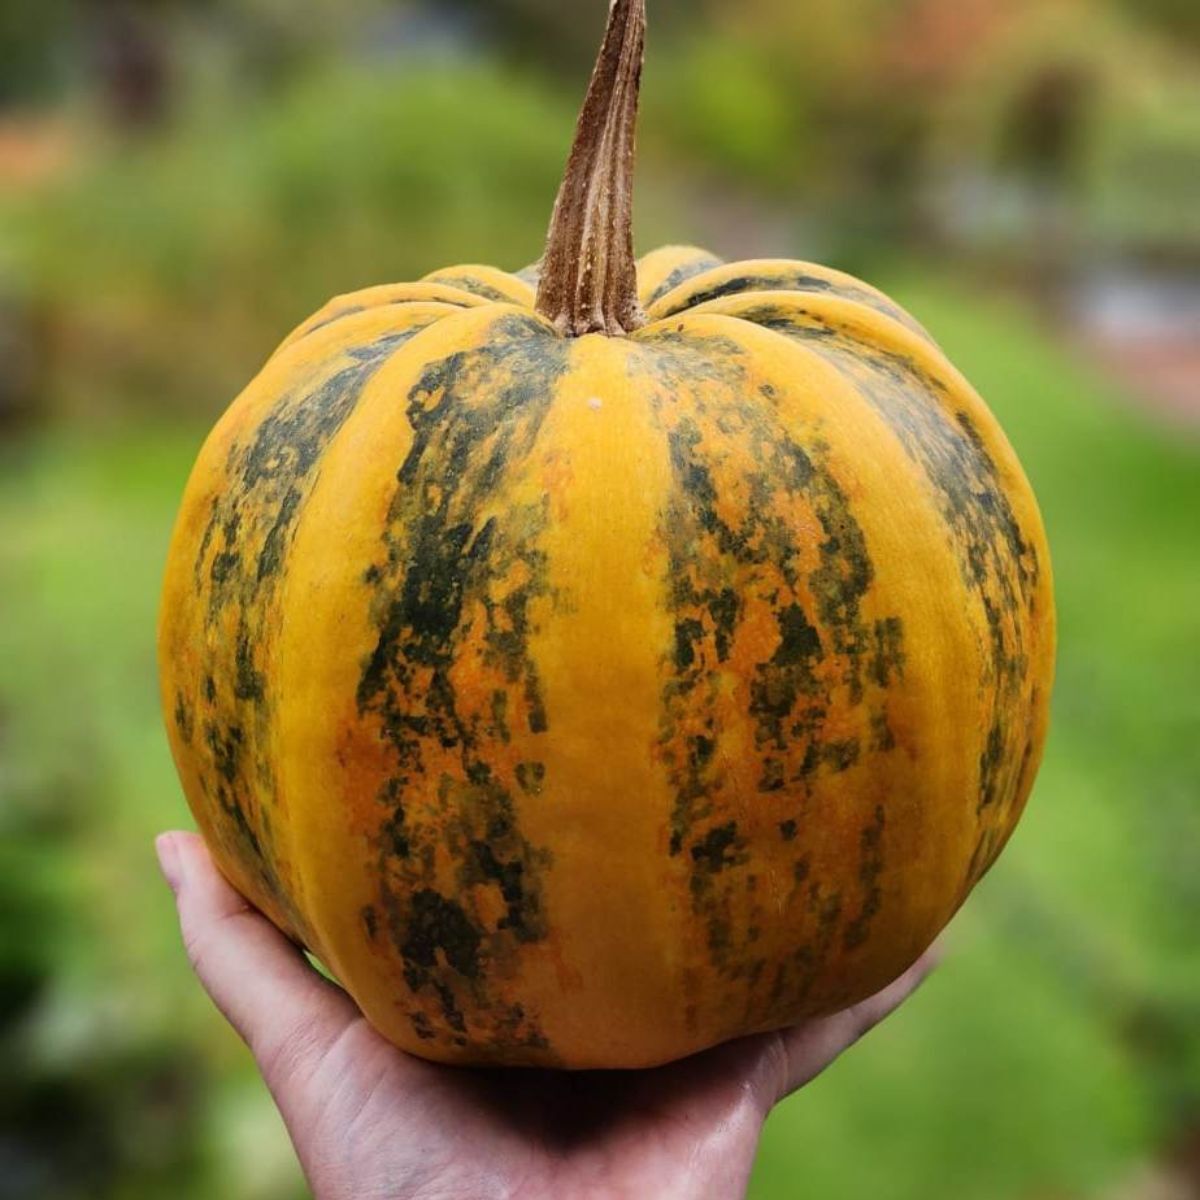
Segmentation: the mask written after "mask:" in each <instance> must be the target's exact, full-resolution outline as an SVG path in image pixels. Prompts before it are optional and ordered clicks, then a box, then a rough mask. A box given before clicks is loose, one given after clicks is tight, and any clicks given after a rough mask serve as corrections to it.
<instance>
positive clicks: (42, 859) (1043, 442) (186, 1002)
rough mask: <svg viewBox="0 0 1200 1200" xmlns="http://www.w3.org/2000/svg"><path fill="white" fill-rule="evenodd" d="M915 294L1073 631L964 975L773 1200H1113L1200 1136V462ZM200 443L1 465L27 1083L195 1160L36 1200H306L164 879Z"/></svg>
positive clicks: (857, 1080) (3, 706)
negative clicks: (1150, 1162) (1178, 1134)
mask: <svg viewBox="0 0 1200 1200" xmlns="http://www.w3.org/2000/svg"><path fill="white" fill-rule="evenodd" d="M895 290H896V292H897V293H898V294H899V296H900V298H901V299H903V300H905V301H906V302H907V303H909V304H910V306H911V307H912V308H913V310H914V311H915V312H916V313H917V314H918V315H919V316H920V317H921V318H922V319H923V320H924V321H925V323H926V324H927V325H928V326H929V327H930V328H931V329H932V330H933V331H934V333H935V335H936V336H938V337H939V339H940V340H941V341H942V342H943V344H944V345H945V347H946V348H947V349H948V350H949V351H950V353H951V354H952V356H953V357H954V358H955V360H956V361H957V362H958V364H959V365H960V366H961V367H962V369H963V370H964V371H965V372H966V374H967V375H968V376H969V377H970V378H971V379H972V380H973V381H974V382H975V383H976V386H977V387H978V388H979V390H980V391H981V392H982V393H983V394H984V395H985V396H986V397H987V398H988V400H989V402H990V403H991V404H992V406H993V407H994V409H995V410H996V412H997V414H998V415H999V416H1000V418H1001V420H1002V422H1003V423H1004V425H1005V427H1006V428H1007V430H1008V431H1009V435H1010V437H1011V439H1012V441H1013V442H1014V444H1015V445H1016V447H1017V449H1018V451H1019V452H1020V454H1021V456H1022V459H1023V461H1024V462H1025V465H1026V467H1027V470H1028V472H1029V474H1030V476H1031V477H1032V479H1033V482H1034V484H1035V486H1036V488H1037V491H1038V494H1039V497H1040V498H1041V501H1042V505H1043V509H1044V512H1045V516H1046V520H1047V524H1048V526H1049V531H1050V539H1051V546H1052V550H1053V555H1054V564H1055V570H1056V576H1057V586H1058V597H1059V608H1060V621H1061V643H1062V649H1061V657H1060V666H1059V685H1058V690H1057V693H1056V696H1055V712H1054V717H1055V719H1054V728H1053V732H1052V737H1051V742H1050V746H1049V751H1048V755H1047V759H1046V764H1045V767H1044V770H1043V772H1042V776H1041V778H1040V780H1039V783H1038V786H1037V789H1036V792H1035V795H1034V797H1033V800H1032V802H1031V805H1030V809H1029V813H1028V816H1027V818H1026V820H1025V822H1024V824H1023V826H1022V828H1021V830H1020V832H1019V833H1018V835H1017V837H1016V838H1015V839H1014V841H1013V843H1012V846H1011V848H1010V850H1009V851H1008V853H1007V854H1006V855H1005V857H1004V858H1003V860H1002V861H1001V863H1000V865H999V866H998V868H997V869H996V871H995V872H994V873H993V874H992V876H991V877H990V878H989V879H988V880H987V881H986V882H985V884H984V885H983V886H982V887H981V888H980V889H979V891H978V892H977V894H976V895H975V897H974V898H973V899H972V901H971V902H970V904H969V905H968V906H967V909H966V910H965V912H964V914H963V916H962V917H961V918H960V920H959V921H958V922H957V924H956V926H955V928H954V930H953V933H952V936H951V938H950V945H951V954H950V957H949V959H948V961H947V962H946V964H945V965H944V967H943V968H942V969H941V970H940V972H939V973H938V975H937V976H936V977H935V978H934V979H933V980H932V981H931V982H930V983H929V984H928V985H927V986H926V988H925V989H924V990H923V992H922V993H921V994H920V996H919V997H918V998H917V999H916V1000H915V1001H914V1002H913V1003H912V1005H911V1006H910V1007H909V1008H908V1009H907V1010H906V1011H905V1012H904V1013H903V1014H902V1015H901V1016H899V1017H898V1018H897V1019H896V1020H895V1021H894V1022H893V1023H891V1024H890V1025H889V1026H888V1027H887V1028H885V1029H884V1030H881V1031H880V1032H879V1033H878V1034H876V1035H874V1036H873V1037H872V1038H871V1039H870V1040H869V1041H868V1042H866V1043H864V1045H863V1046H861V1047H859V1048H857V1049H856V1050H855V1051H854V1052H852V1053H851V1054H850V1055H849V1056H848V1057H847V1058H846V1059H845V1060H844V1061H843V1062H842V1063H840V1064H839V1065H838V1066H837V1067H836V1068H835V1069H833V1070H832V1071H831V1072H829V1074H828V1075H827V1076H826V1077H824V1078H823V1079H821V1080H820V1081H818V1082H817V1083H816V1084H815V1085H813V1086H812V1087H810V1088H808V1089H807V1090H805V1091H804V1092H803V1093H802V1094H801V1095H799V1096H797V1097H795V1098H794V1099H792V1100H791V1101H789V1102H788V1103H787V1104H785V1105H784V1106H783V1107H782V1108H781V1109H780V1110H779V1112H778V1113H777V1114H776V1116H775V1117H774V1118H773V1119H772V1121H771V1124H770V1126H769V1128H768V1131H767V1134H766V1137H765V1139H764V1143H763V1149H762V1155H761V1160H760V1163H759V1167H758V1170H757V1172H756V1176H755V1181H754V1185H753V1195H754V1196H755V1197H756V1200H774V1198H776V1197H780V1198H781V1197H792V1196H819V1197H821V1198H822V1200H860V1198H861V1197H864V1196H874V1197H877V1198H878V1200H908V1198H909V1197H911V1198H913V1200H916V1198H918V1197H920V1198H922V1200H937V1198H939V1197H947V1198H953V1200H990V1198H996V1200H1010V1198H1011V1200H1016V1198H1017V1197H1028V1196H1050V1195H1054V1196H1091V1195H1099V1194H1100V1192H1101V1190H1102V1189H1103V1188H1104V1187H1105V1186H1106V1185H1108V1184H1110V1183H1111V1182H1112V1181H1113V1180H1114V1179H1119V1178H1120V1177H1121V1176H1122V1174H1123V1173H1124V1172H1125V1171H1127V1170H1129V1169H1130V1168H1131V1167H1132V1166H1133V1165H1134V1164H1136V1163H1137V1162H1138V1161H1139V1160H1143V1159H1145V1158H1148V1157H1150V1156H1153V1155H1155V1154H1156V1153H1158V1152H1159V1150H1160V1148H1161V1146H1162V1145H1163V1144H1164V1142H1165V1141H1166V1140H1168V1139H1169V1138H1170V1137H1171V1136H1173V1133H1174V1131H1175V1130H1176V1129H1177V1128H1179V1127H1180V1125H1181V1124H1182V1123H1183V1122H1185V1121H1188V1120H1191V1121H1193V1122H1194V1121H1196V1120H1197V1119H1200V1095H1198V1091H1200V948H1198V947H1197V945H1196V939H1195V928H1194V923H1195V914H1196V913H1197V912H1198V911H1200V878H1198V875H1197V871H1196V867H1195V850H1194V848H1195V846H1196V845H1197V844H1200V811H1198V808H1197V804H1196V781H1197V779H1198V778H1200V757H1198V751H1197V744H1198V739H1197V736H1196V730H1197V728H1198V727H1200V722H1198V720H1197V718H1198V716H1200V711H1198V706H1200V700H1198V698H1200V669H1198V663H1197V647H1198V646H1200V573H1198V572H1197V570H1196V567H1195V556H1196V547H1195V542H1196V519H1197V513H1200V471H1198V470H1197V466H1198V455H1197V447H1196V445H1195V444H1194V443H1193V444H1189V443H1187V442H1186V441H1184V440H1182V439H1180V438H1179V437H1177V436H1176V437H1172V436H1168V435H1167V434H1165V433H1163V432H1158V431H1155V430H1154V429H1153V428H1152V427H1151V426H1150V425H1149V424H1148V423H1147V422H1146V421H1144V420H1143V419H1141V418H1140V417H1138V416H1136V415H1135V414H1133V413H1132V411H1131V410H1129V409H1128V408H1126V407H1124V406H1123V405H1122V403H1121V397H1120V396H1118V395H1116V394H1115V393H1114V392H1113V391H1111V389H1110V388H1109V387H1108V386H1106V384H1105V383H1104V382H1103V381H1102V380H1100V379H1099V378H1098V377H1097V376H1096V375H1094V374H1093V373H1091V372H1090V371H1088V370H1087V369H1086V367H1084V366H1082V365H1079V364H1077V363H1075V362H1072V361H1070V360H1069V359H1068V358H1067V357H1066V356H1064V355H1063V354H1062V353H1060V352H1059V351H1058V350H1056V349H1055V348H1054V346H1053V343H1052V340H1051V339H1050V338H1048V337H1047V336H1046V335H1045V332H1044V331H1043V330H1040V329H1038V328H1037V327H1036V326H1035V324H1034V323H1033V322H1032V321H1031V320H1030V318H1028V317H1027V316H1026V315H1023V314H1022V313H1020V312H1017V311H1009V310H1007V309H1004V308H1002V307H996V306H990V307H986V308H984V309H981V310H978V311H977V310H976V309H975V308H974V306H973V304H972V302H971V301H970V298H969V296H968V295H967V294H966V293H965V292H964V293H960V292H958V291H956V290H955V289H954V288H953V287H951V286H949V285H936V286H934V285H929V284H926V285H924V286H917V285H916V284H915V283H914V282H912V281H911V280H909V279H901V280H900V281H899V282H898V284H896V286H895ZM202 432H203V431H202V430H200V429H198V428H197V429H184V430H180V429H177V428H163V429H158V430H151V429H143V430H141V431H140V432H137V433H129V432H123V433H120V434H117V433H110V434H107V435H105V434H95V435H91V436H88V435H85V434H83V433H81V432H71V433H52V434H47V435H45V436H41V437H38V438H36V439H34V440H33V441H30V442H24V443H20V444H15V445H10V446H9V447H8V448H7V449H3V448H2V447H0V595H3V597H4V600H3V620H0V791H2V792H3V795H4V805H3V807H2V808H0V832H3V833H4V835H5V839H6V845H7V848H6V850H5V851H4V855H5V857H6V858H7V859H10V861H8V862H7V863H6V864H5V866H6V867H7V870H6V872H5V873H4V878H6V879H8V880H9V881H10V882H9V884H7V885H6V886H7V887H9V888H11V887H12V886H13V884H12V882H11V881H13V880H16V881H18V883H19V884H20V888H21V890H22V895H23V897H24V898H23V900H22V901H21V903H23V904H25V905H26V909H27V910H28V912H29V913H30V914H31V915H30V916H29V918H28V920H27V921H26V922H25V923H24V925H22V926H21V928H19V929H18V928H16V927H15V926H14V925H12V924H11V923H10V928H9V929H6V930H5V939H4V942H3V944H2V945H3V952H4V956H5V958H6V959H7V960H9V961H10V962H12V961H18V960H20V961H22V962H24V961H25V960H29V961H32V962H35V963H36V964H37V966H38V969H39V970H41V971H42V973H43V974H44V975H45V977H46V981H47V982H46V984H45V990H44V992H43V993H42V995H41V998H40V1001H39V1003H38V1004H37V1006H36V1008H35V1009H34V1013H33V1016H32V1018H31V1021H30V1022H29V1023H28V1024H26V1025H25V1026H23V1027H22V1033H23V1035H24V1036H23V1045H24V1046H25V1049H24V1051H23V1053H22V1055H21V1066H20V1068H19V1071H18V1072H17V1073H16V1076H14V1077H19V1078H25V1079H28V1080H37V1079H44V1078H47V1077H50V1076H56V1073H57V1075H58V1076H63V1075H65V1076H68V1077H69V1078H70V1079H72V1080H74V1081H75V1083H76V1084H77V1085H78V1087H80V1088H81V1089H83V1090H84V1091H85V1092H87V1094H89V1095H94V1096H97V1097H101V1098H102V1099H103V1100H104V1101H105V1102H106V1103H109V1104H110V1105H112V1106H114V1108H115V1111H117V1112H119V1113H120V1114H121V1121H122V1122H123V1123H126V1124H128V1125H129V1126H130V1127H131V1128H137V1129H147V1130H149V1131H151V1132H154V1131H157V1132H156V1133H155V1134H154V1138H152V1139H151V1140H152V1141H154V1144H155V1145H160V1144H161V1146H167V1147H169V1146H171V1145H172V1144H174V1143H186V1144H194V1145H195V1151H194V1156H193V1157H192V1158H187V1159H183V1158H180V1157H179V1156H177V1155H176V1156H174V1157H172V1154H171V1153H170V1152H169V1151H167V1150H163V1149H161V1148H160V1149H159V1150H158V1151H155V1152H154V1153H150V1152H149V1151H147V1149H146V1144H145V1139H142V1140H141V1141H138V1140H137V1139H135V1143H136V1144H133V1145H126V1144H125V1143H120V1144H119V1145H118V1146H117V1149H116V1151H114V1153H117V1154H118V1155H119V1156H121V1157H120V1161H121V1163H122V1164H123V1166H122V1172H121V1178H122V1182H121V1183H120V1184H119V1185H116V1186H114V1188H113V1189H109V1190H102V1189H101V1187H100V1186H95V1187H92V1188H91V1189H90V1190H85V1191H83V1192H72V1191H69V1190H60V1191H54V1190H52V1189H50V1190H47V1191H46V1192H45V1194H47V1195H48V1196H51V1197H61V1198H63V1200H65V1198H67V1197H74V1196H75V1195H77V1194H78V1195H88V1196H92V1197H99V1198H101V1200H108V1198H109V1197H114V1198H115V1197H120V1200H138V1198H141V1197H147V1198H149V1197H157V1196H161V1195H167V1194H170V1195H172V1196H179V1197H185V1198H186V1197H191V1196H195V1197H206V1196H212V1195H221V1196H223V1197H228V1198H229V1200H282V1198H284V1197H289V1196H294V1195H297V1194H299V1193H298V1191H297V1189H298V1188H299V1184H298V1179H297V1175H296V1172H295V1167H294V1165H293V1164H292V1161H291V1157H290V1153H289V1150H288V1147H287V1144H286V1141H285V1139H284V1136H283V1134H282V1131H281V1130H280V1128H279V1125H278V1122H277V1120H276V1118H275V1117H274V1116H273V1114H272V1112H271V1109H270V1107H269V1103H268V1101H267V1100H266V1098H265V1094H264V1093H263V1091H262V1090H261V1089H260V1088H259V1087H258V1086H257V1084H256V1083H255V1081H254V1079H253V1076H252V1075H251V1073H250V1072H249V1070H248V1068H247V1065H246V1060H245V1056H244V1054H243V1053H242V1051H241V1050H240V1048H239V1047H238V1045H237V1043H236V1042H235V1040H234V1038H233V1036H232V1035H231V1034H230V1033H228V1032H227V1031H226V1030H225V1029H224V1027H223V1025H222V1024H221V1022H220V1020H219V1018H218V1017H217V1016H216V1015H215V1014H214V1013H213V1012H212V1011H211V1010H210V1009H209V1007H208V1005H207V1002H206V1001H205V1000H204V999H203V997H202V996H201V995H200V993H199V990H198V989H197V988H196V987H195V986H194V985H193V983H192V981H191V979H190V977H189V976H188V974H187V971H186V968H185V966H184V963H183V957H182V952H181V950H180V949H179V947H178V944H177V936H176V932H175V929H174V923H173V917H172V914H171V910H170V905H169V903H168V897H167V895H166V892H165V890H164V889H163V887H162V885H161V883H160V882H159V880H158V878H157V875H156V871H155V868H154V865H153V860H152V855H151V838H152V836H153V834H154V833H155V832H157V831H158V830H160V829H163V828H166V827H170V826H176V825H182V824H186V823H187V820H188V818H187V814H186V810H185V807H184V804H183V801H182V799H181V796H180V792H179V788H178V785H177V783H176V781H175V777H174V773H173V769H172V766H171V763H170V760H169V756H168V753H167V749H166V745H165V741H164V738H163V734H162V731H161V727H160V722H159V715H158V701H157V695H156V688H155V672H154V659H153V642H154V618H155V606H156V603H157V593H158V586H159V574H160V570H161V566H162V562H163V557H164V552H165V544H166V539H167V536H168V532H169V527H170V522H171V518H172V515H173V512H174V508H175V505H176V502H177V499H178V496H179V493H180V490H181V488H182V485H183V482H184V479H185V477H186V473H187V470H188V467H189V465H190V463H191V460H192V457H193V455H194V453H195V451H196V449H197V448H198V445H199V441H200V438H201V436H202ZM3 892H4V889H2V888H0V899H3V898H4V895H3ZM10 911H16V910H15V909H13V908H12V905H10ZM164 1063H166V1064H168V1067H169V1068H170V1069H169V1070H168V1071H167V1075H166V1078H167V1079H168V1081H172V1080H173V1081H174V1082H173V1084H172V1086H173V1087H175V1089H176V1090H175V1091H173V1092H170V1093H169V1094H170V1095H171V1096H172V1097H174V1099H173V1101H172V1103H171V1104H168V1105H166V1106H165V1107H164V1103H163V1100H162V1094H163V1093H162V1088H163V1086H164V1084H163V1082H162V1080H163V1077H164V1076H163V1071H164V1069H165V1068H164V1067H163V1066H162V1064H164ZM22 1073H23V1074H22ZM130 1080H132V1081H133V1082H132V1083H130V1082H129V1081H130ZM143 1084H144V1086H143ZM8 1086H9V1087H10V1088H12V1087H14V1086H16V1084H14V1083H13V1082H12V1080H11V1079H10V1081H9V1084H8ZM88 1089H90V1091H89V1090H88ZM164 1114H165V1115H164ZM155 1122H157V1124H155ZM118 1141H119V1139H118ZM156 1155H157V1157H156ZM164 1155H165V1157H164ZM166 1180H169V1181H170V1183H169V1186H168V1184H167V1183H165V1182H164V1181H166Z"/></svg>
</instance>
